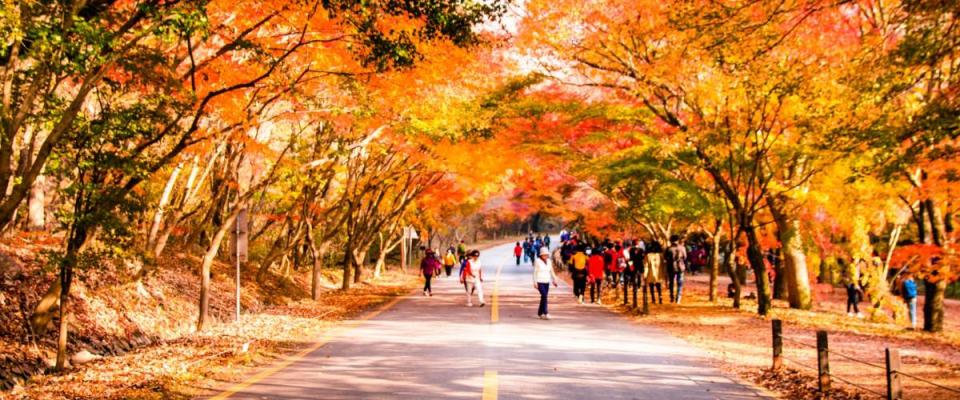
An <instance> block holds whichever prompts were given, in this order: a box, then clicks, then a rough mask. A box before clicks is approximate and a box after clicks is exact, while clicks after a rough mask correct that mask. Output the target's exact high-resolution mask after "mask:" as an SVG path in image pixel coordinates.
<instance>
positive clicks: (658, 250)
mask: <svg viewBox="0 0 960 400" xmlns="http://www.w3.org/2000/svg"><path fill="white" fill-rule="evenodd" d="M662 253H663V247H661V246H660V243H659V242H657V241H655V240H654V241H652V242H650V243H649V244H648V245H647V251H646V257H645V262H644V271H643V281H644V283H646V286H647V287H645V288H644V290H647V289H649V290H650V302H652V303H660V304H663V285H662V284H661V280H662V279H663V277H664V275H666V273H667V272H666V271H665V268H664V265H663V257H662ZM654 289H656V290H657V291H656V295H654V291H653V290H654Z"/></svg>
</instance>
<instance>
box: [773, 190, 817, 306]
mask: <svg viewBox="0 0 960 400" xmlns="http://www.w3.org/2000/svg"><path fill="white" fill-rule="evenodd" d="M770 209H771V211H773V215H774V221H775V222H776V224H777V231H778V234H779V236H780V243H781V244H782V246H783V248H782V250H781V260H782V266H781V268H779V270H778V271H777V274H778V275H779V274H781V273H782V274H783V275H784V278H785V279H784V280H785V283H786V286H787V300H788V301H789V302H790V308H798V309H801V310H809V309H810V308H811V307H813V298H812V296H811V294H810V277H809V276H808V272H807V255H806V254H805V253H804V252H803V238H802V237H801V234H800V220H799V219H796V218H791V217H789V216H787V215H785V214H784V213H782V212H780V210H775V207H771V208H770ZM777 280H780V278H777Z"/></svg>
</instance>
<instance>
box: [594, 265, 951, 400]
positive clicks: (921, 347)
mask: <svg viewBox="0 0 960 400" xmlns="http://www.w3.org/2000/svg"><path fill="white" fill-rule="evenodd" d="M708 282H709V277H708V276H707V275H706V274H699V275H695V276H689V275H688V277H687V279H686V283H685V286H684V295H683V299H682V300H683V302H682V304H681V305H674V304H669V303H665V304H663V305H660V304H657V305H652V304H651V306H650V315H646V316H641V315H635V312H634V311H633V310H632V309H630V308H627V307H623V306H615V307H614V308H616V309H617V310H618V311H619V312H623V313H628V314H632V315H633V316H632V317H631V318H634V319H635V320H636V321H637V322H638V323H642V324H650V325H654V326H658V327H660V328H663V329H665V330H667V331H668V332H670V333H672V334H673V335H675V336H678V337H680V338H683V339H685V340H686V341H688V342H690V343H691V344H693V345H695V346H698V347H699V348H701V349H703V350H704V351H706V352H708V353H709V354H710V355H712V356H713V359H714V360H716V365H717V367H719V368H721V369H722V370H724V371H726V372H728V373H729V374H731V375H736V376H739V377H741V378H745V379H748V380H750V381H753V382H755V383H756V384H758V385H761V386H764V387H766V388H767V389H770V390H772V391H774V392H775V393H778V394H779V395H780V396H782V397H783V398H786V399H811V398H830V399H851V398H853V399H859V398H863V399H871V398H881V397H883V395H884V394H885V393H886V376H885V372H884V365H885V349H886V348H896V349H899V350H900V354H901V357H902V361H903V371H904V372H905V373H908V374H911V375H915V376H917V377H919V378H922V379H926V380H929V381H932V382H935V383H937V384H940V385H944V386H947V387H950V388H956V389H957V390H960V330H958V329H957V328H960V302H958V301H956V300H947V304H946V318H947V321H945V332H944V333H941V334H929V333H924V332H922V331H914V330H908V329H907V325H905V324H904V323H903V322H901V323H896V322H874V321H869V320H867V319H861V318H857V317H851V316H848V315H847V314H846V310H845V305H846V294H845V292H844V291H843V289H842V288H833V287H831V286H829V285H816V286H815V288H814V290H815V292H816V294H815V296H816V301H815V305H814V309H813V310H811V311H801V310H793V309H790V308H788V305H787V303H786V302H784V301H780V300H775V301H774V308H773V310H772V311H771V313H770V316H769V317H767V318H761V317H759V316H758V315H757V314H756V306H757V305H756V301H753V300H743V301H742V304H741V309H739V310H738V309H734V308H733V300H732V299H729V298H726V297H725V296H723V295H724V294H725V292H726V291H725V290H724V289H725V288H726V285H727V283H728V282H729V279H728V278H726V277H721V280H720V285H719V286H720V295H721V298H720V299H719V300H718V301H717V302H716V303H711V302H709V297H708V293H709V283H708ZM748 285H750V284H748ZM749 291H750V286H748V287H747V288H745V293H748V292H749ZM611 292H612V291H608V292H607V294H606V296H610V299H609V300H608V301H610V303H608V304H620V303H622V301H615V300H614V294H613V293H611ZM663 295H664V297H665V299H664V300H667V299H666V297H667V287H666V285H664V287H663ZM620 296H622V290H621V294H620ZM860 306H861V307H862V308H863V307H867V303H866V302H863V303H861V305H860ZM921 310H922V305H920V306H919V307H918V312H920V311H921ZM918 318H919V319H920V321H918V322H921V323H922V315H921V316H918ZM772 319H780V320H782V321H783V335H784V349H783V351H784V354H783V355H784V358H785V359H786V360H785V361H784V367H785V368H784V369H783V370H781V371H780V372H779V373H772V372H770V367H771V364H772V349H771V343H772V339H771V322H770V321H771V320H772ZM818 330H825V331H827V332H828V338H829V346H830V354H831V356H830V372H831V375H833V376H835V378H834V379H833V387H834V388H835V390H834V391H833V392H831V393H830V394H829V395H828V396H824V397H821V396H820V394H819V392H818V391H817V384H816V382H817V380H816V376H817V372H816V370H817V350H816V331H818ZM853 359H855V360H859V361H854V360H853ZM841 380H845V381H849V382H852V383H853V384H849V383H844V382H842V381H841ZM903 384H904V395H905V397H906V398H916V399H921V398H923V399H960V392H955V391H948V390H944V389H940V388H937V387H935V386H932V385H929V384H926V383H923V382H920V381H918V380H915V379H912V378H907V377H904V378H903Z"/></svg>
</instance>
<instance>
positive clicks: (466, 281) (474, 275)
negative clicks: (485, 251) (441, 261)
mask: <svg viewBox="0 0 960 400" xmlns="http://www.w3.org/2000/svg"><path fill="white" fill-rule="evenodd" d="M463 264H464V265H463V268H462V269H461V272H460V283H462V284H463V289H464V290H466V292H467V307H473V294H474V293H476V294H477V300H478V301H480V307H483V306H485V305H486V303H484V302H483V266H482V265H481V264H480V251H479V250H472V251H471V252H470V253H469V254H467V259H466V260H465V261H464V263H463Z"/></svg>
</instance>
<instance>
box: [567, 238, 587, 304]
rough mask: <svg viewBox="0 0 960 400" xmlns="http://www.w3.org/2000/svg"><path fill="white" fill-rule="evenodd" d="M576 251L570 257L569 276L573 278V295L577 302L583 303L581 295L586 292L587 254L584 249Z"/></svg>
mask: <svg viewBox="0 0 960 400" xmlns="http://www.w3.org/2000/svg"><path fill="white" fill-rule="evenodd" d="M576 251H577V252H576V253H574V254H573V256H572V257H571V261H572V264H573V265H572V267H571V268H570V277H571V278H572V279H573V296H574V297H576V298H577V303H580V304H583V295H584V293H586V292H587V255H586V253H585V252H584V249H581V248H578V249H577V250H576Z"/></svg>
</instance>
